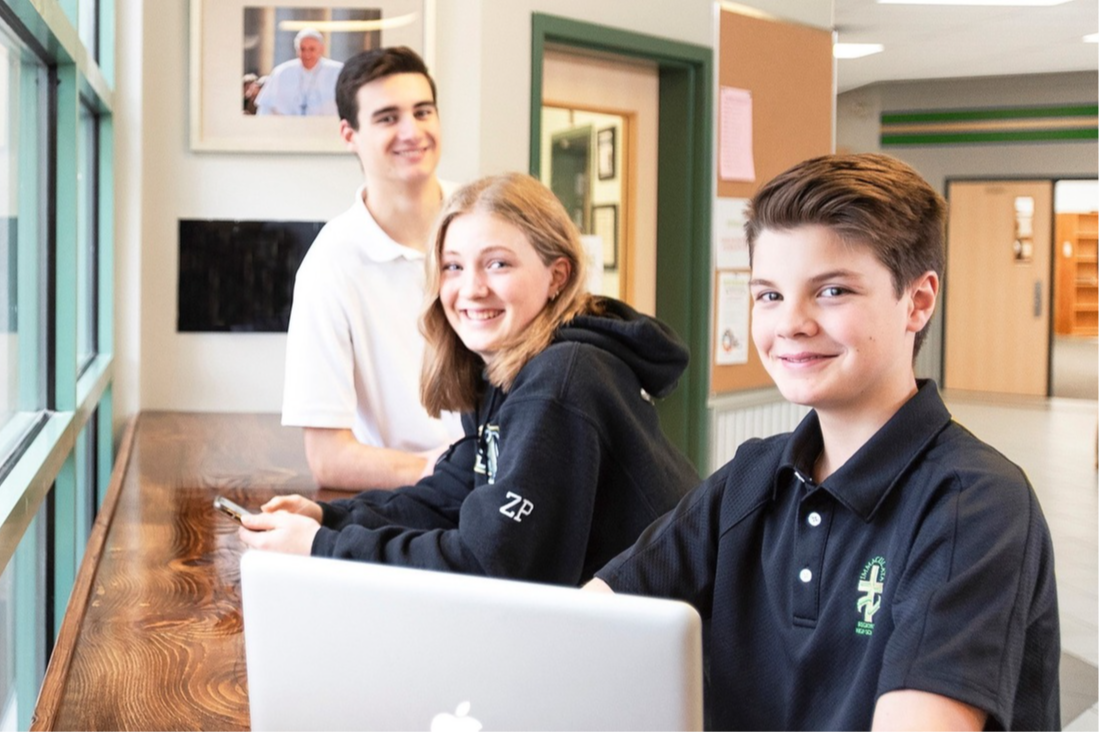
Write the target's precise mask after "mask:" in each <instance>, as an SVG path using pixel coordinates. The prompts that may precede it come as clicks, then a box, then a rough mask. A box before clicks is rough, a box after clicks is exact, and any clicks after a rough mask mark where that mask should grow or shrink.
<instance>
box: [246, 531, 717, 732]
mask: <svg viewBox="0 0 1099 732" xmlns="http://www.w3.org/2000/svg"><path fill="white" fill-rule="evenodd" d="M240 573H241V585H242V591H243V601H244V642H245V651H246V653H247V661H248V698H249V705H250V707H251V714H252V729H253V730H373V729H386V730H435V731H437V732H440V731H441V732H445V731H447V730H452V731H453V732H475V731H476V730H480V729H484V730H498V729H512V730H539V729H553V730H569V729H584V730H603V729H614V730H642V729H663V730H687V729H702V641H701V621H700V619H699V616H698V613H696V612H695V610H694V609H693V608H692V607H690V606H689V605H686V604H684V603H680V602H673V601H669V600H656V599H650V598H640V597H629V596H625V595H606V594H598V593H593V592H581V591H579V590H576V589H571V588H562V587H550V586H546V585H537V584H531V583H526V582H512V581H504V580H493V579H485V578H482V577H469V576H463V575H455V574H444V573H441V572H428V571H424V570H416V569H398V568H394V567H384V566H378V565H372V564H366V563H360V562H350V561H341V560H333V559H319V558H314V557H301V556H292V555H286V554H275V553H270V552H262V551H255V550H252V551H248V552H246V553H245V555H244V557H243V558H242V559H241V570H240Z"/></svg>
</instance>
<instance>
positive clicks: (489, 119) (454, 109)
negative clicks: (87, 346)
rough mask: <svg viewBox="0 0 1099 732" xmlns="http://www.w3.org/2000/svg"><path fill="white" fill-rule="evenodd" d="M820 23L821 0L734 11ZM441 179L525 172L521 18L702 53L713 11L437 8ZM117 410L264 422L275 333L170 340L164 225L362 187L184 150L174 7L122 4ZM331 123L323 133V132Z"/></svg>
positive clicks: (170, 274)
mask: <svg viewBox="0 0 1099 732" xmlns="http://www.w3.org/2000/svg"><path fill="white" fill-rule="evenodd" d="M745 4H748V5H752V6H755V7H758V8H761V9H764V10H768V11H770V12H774V13H776V14H779V15H782V16H783V17H787V18H789V19H791V20H796V21H800V22H806V23H811V24H814V25H819V26H827V25H829V24H830V22H831V7H832V2H831V0H804V1H803V2H798V3H790V2H788V0H754V1H753V2H749V3H745ZM435 5H436V23H435V33H436V41H435V65H434V68H433V72H434V75H435V77H436V80H437V82H438V86H439V108H440V116H441V120H442V128H443V158H442V164H441V165H440V170H439V172H440V175H441V176H442V177H444V178H448V179H452V180H459V181H461V180H467V179H471V178H474V177H476V176H478V175H482V174H487V173H494V172H500V171H505V170H526V169H527V164H528V137H529V132H528V131H529V129H530V120H529V114H530V112H529V99H530V37H531V14H532V13H534V12H541V13H547V14H552V15H557V16H563V17H568V18H572V19H576V20H581V21H585V22H590V23H599V24H604V25H609V26H615V27H618V28H622V29H626V30H629V31H633V32H638V33H646V34H650V35H654V36H659V37H662V38H666V39H671V40H675V41H681V42H687V43H693V44H697V45H702V46H712V39H713V35H714V27H713V18H714V4H713V3H712V2H711V0H679V2H677V3H674V4H672V3H669V2H667V0H598V1H597V2H593V1H592V0H437V2H436V3H435ZM117 15H118V34H117V38H118V47H117V53H118V59H117V68H118V89H117V95H116V108H115V118H116V126H117V127H116V129H117V135H118V140H117V143H116V148H117V150H116V155H117V158H116V171H117V179H116V225H117V237H116V318H117V324H116V348H115V354H116V364H117V370H116V381H115V388H114V393H115V399H116V402H115V414H116V417H117V419H119V420H122V419H124V418H126V417H128V416H129V415H131V414H133V413H134V412H136V411H138V410H152V409H172V410H197V411H278V410H279V409H280V406H281V389H282V379H283V353H284V348H285V336H284V335H275V334H235V333H224V334H220V333H219V334H181V333H176V297H177V279H178V220H179V219H181V218H227V219H236V218H255V219H286V220H295V219H296V220H327V219H329V218H331V217H332V216H334V215H336V214H337V213H339V212H340V211H342V210H343V209H345V208H347V207H348V206H349V205H350V202H351V200H352V195H353V192H354V190H355V189H356V187H357V186H358V185H359V183H360V181H361V176H360V172H359V169H358V164H357V162H356V160H355V159H354V158H353V157H352V156H351V155H350V154H347V155H340V156H326V155H277V154H222V153H193V152H191V150H190V148H189V144H188V123H187V120H188V100H189V81H188V38H189V29H188V3H187V0H156V2H155V3H142V2H120V3H118V7H117ZM335 134H336V132H335V128H333V135H335Z"/></svg>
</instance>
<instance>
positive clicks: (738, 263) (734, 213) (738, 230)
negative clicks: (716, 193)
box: [714, 198, 748, 269]
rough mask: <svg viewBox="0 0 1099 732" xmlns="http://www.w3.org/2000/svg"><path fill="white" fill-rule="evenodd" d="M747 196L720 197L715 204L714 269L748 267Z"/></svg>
mask: <svg viewBox="0 0 1099 732" xmlns="http://www.w3.org/2000/svg"><path fill="white" fill-rule="evenodd" d="M747 210H748V199H747V198H718V199H717V203H716V204H715V205H714V269H748V238H747V237H746V236H745V235H744V218H745V213H746V212H747Z"/></svg>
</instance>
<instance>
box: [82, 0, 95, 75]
mask: <svg viewBox="0 0 1099 732" xmlns="http://www.w3.org/2000/svg"><path fill="white" fill-rule="evenodd" d="M79 15H80V18H79V19H78V21H77V26H78V28H77V32H78V33H79V34H80V42H81V43H83V44H84V48H86V49H88V53H89V54H91V57H92V58H94V59H95V60H96V61H98V60H99V0H80V10H79Z"/></svg>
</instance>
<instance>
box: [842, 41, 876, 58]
mask: <svg viewBox="0 0 1099 732" xmlns="http://www.w3.org/2000/svg"><path fill="white" fill-rule="evenodd" d="M884 50H885V46H883V45H882V44H880V43H836V44H833V45H832V55H833V56H835V57H836V58H862V57H863V56H871V55H873V54H875V53H881V52H882V51H884Z"/></svg>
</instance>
